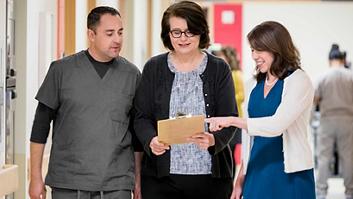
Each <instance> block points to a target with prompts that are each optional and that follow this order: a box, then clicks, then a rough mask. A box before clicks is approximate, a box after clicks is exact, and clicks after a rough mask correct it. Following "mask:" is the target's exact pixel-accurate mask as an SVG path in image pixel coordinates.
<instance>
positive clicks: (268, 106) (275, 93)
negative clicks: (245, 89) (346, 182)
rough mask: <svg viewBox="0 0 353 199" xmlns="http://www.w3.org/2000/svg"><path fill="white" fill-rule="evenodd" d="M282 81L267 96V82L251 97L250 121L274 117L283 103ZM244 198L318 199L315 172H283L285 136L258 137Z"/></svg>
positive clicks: (258, 87) (246, 181)
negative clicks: (283, 139) (265, 89)
mask: <svg viewBox="0 0 353 199" xmlns="http://www.w3.org/2000/svg"><path fill="white" fill-rule="evenodd" d="M282 91H283V80H278V81H277V82H276V84H275V85H274V86H273V88H272V89H271V90H270V92H269V93H268V95H267V96H266V97H264V81H260V82H258V83H257V85H256V86H255V88H254V89H253V90H252V92H251V94H250V99H249V104H248V113H249V117H250V118H256V117H266V116H272V115H273V114H274V113H275V112H276V110H277V107H278V106H279V104H280V103H281V97H282ZM243 198H244V199H260V198H261V199H315V182H314V172H313V169H309V170H305V171H299V172H295V173H285V172H284V157H283V142H282V135H280V136H277V137H261V136H255V138H254V143H253V146H252V149H251V154H250V160H249V164H248V169H247V173H246V176H245V182H244V187H243Z"/></svg>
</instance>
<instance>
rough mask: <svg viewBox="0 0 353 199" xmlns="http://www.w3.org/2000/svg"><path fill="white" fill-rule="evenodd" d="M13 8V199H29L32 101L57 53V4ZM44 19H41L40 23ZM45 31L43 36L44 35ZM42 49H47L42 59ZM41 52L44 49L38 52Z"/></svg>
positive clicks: (25, 2) (40, 0)
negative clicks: (16, 184) (15, 186)
mask: <svg viewBox="0 0 353 199" xmlns="http://www.w3.org/2000/svg"><path fill="white" fill-rule="evenodd" d="M14 3H15V4H14V6H15V8H14V9H15V10H14V12H15V25H16V27H15V30H16V32H15V49H16V52H15V66H16V69H17V88H16V90H17V93H18V97H17V99H16V112H15V164H17V165H19V172H20V173H19V175H20V177H19V178H20V184H19V190H18V191H17V192H16V193H15V198H16V199H23V198H28V194H27V187H28V172H27V171H28V166H29V165H28V158H29V137H30V133H31V127H32V122H33V118H34V113H35V108H36V105H37V101H36V100H35V99H34V97H35V94H36V92H37V90H38V87H39V85H40V83H41V81H42V79H43V77H44V75H42V74H43V73H45V72H46V70H47V68H48V65H47V62H48V60H49V61H50V60H51V59H53V57H54V55H55V49H56V43H55V41H56V40H55V38H56V20H55V19H56V17H55V16H56V1H47V0H22V1H14ZM43 17H44V19H43ZM43 31H44V32H43ZM41 48H45V49H48V51H50V52H46V54H45V55H43V54H42V53H41V52H40V49H41ZM41 50H43V49H41Z"/></svg>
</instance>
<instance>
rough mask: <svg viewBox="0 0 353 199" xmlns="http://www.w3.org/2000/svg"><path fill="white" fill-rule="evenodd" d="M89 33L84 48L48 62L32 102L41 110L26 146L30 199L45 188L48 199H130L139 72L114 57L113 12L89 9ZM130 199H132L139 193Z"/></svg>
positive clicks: (116, 31) (116, 22) (117, 24)
mask: <svg viewBox="0 0 353 199" xmlns="http://www.w3.org/2000/svg"><path fill="white" fill-rule="evenodd" d="M87 28H88V30H87V34H88V39H89V48H88V49H87V50H85V51H81V52H78V53H76V54H74V55H70V56H68V57H65V58H63V59H60V60H57V61H54V62H52V63H51V66H50V68H49V71H48V73H47V75H46V77H45V80H44V82H43V83H42V85H41V87H40V89H39V91H38V93H37V95H36V99H37V100H38V102H39V103H38V107H37V110H36V115H35V119H34V122H33V127H32V134H31V138H30V140H31V144H30V152H31V156H30V161H31V171H30V172H31V178H30V186H29V195H30V198H31V199H43V198H45V196H46V189H45V185H48V186H50V187H51V189H52V198H53V199H76V198H80V199H93V198H94V199H95V198H101V199H103V198H105V199H116V198H119V199H131V190H133V189H134V149H133V145H132V140H134V141H136V139H133V138H134V133H133V129H132V128H129V120H130V118H131V117H132V116H133V112H132V110H133V109H132V101H133V98H134V95H135V90H136V89H137V86H138V83H139V80H140V72H139V70H138V68H137V67H136V66H134V65H133V64H131V63H130V62H129V61H127V60H126V59H125V58H123V57H121V56H119V53H120V50H121V47H122V38H123V26H122V21H121V17H120V14H119V12H118V11H117V10H116V9H114V8H111V7H106V6H102V7H97V8H94V9H93V10H92V11H91V12H90V13H89V15H88V17H87ZM51 121H53V136H52V147H51V152H50V160H49V169H48V173H47V176H46V178H45V183H44V182H43V178H42V159H43V151H44V147H45V143H46V141H47V137H48V134H49V129H50V123H51ZM130 127H131V126H130ZM136 143H137V142H136ZM136 146H138V145H137V144H136ZM136 154H137V153H136ZM136 167H137V168H139V165H137V166H136ZM136 181H137V182H138V179H136ZM136 187H139V185H138V184H137V186H136ZM135 191H136V194H135V196H136V197H135V198H137V196H140V194H139V193H138V191H139V190H135Z"/></svg>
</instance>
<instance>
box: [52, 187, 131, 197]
mask: <svg viewBox="0 0 353 199" xmlns="http://www.w3.org/2000/svg"><path fill="white" fill-rule="evenodd" d="M52 199H131V191H129V190H117V191H80V190H71V189H61V188H55V187H52Z"/></svg>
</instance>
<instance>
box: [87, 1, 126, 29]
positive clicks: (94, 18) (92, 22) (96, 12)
mask: <svg viewBox="0 0 353 199" xmlns="http://www.w3.org/2000/svg"><path fill="white" fill-rule="evenodd" d="M104 14H111V15H113V16H115V15H118V16H119V17H120V13H119V11H118V10H116V9H115V8H112V7H108V6H99V7H96V8H93V9H92V10H91V12H90V13H89V14H88V16H87V28H88V29H90V30H95V29H96V27H97V26H98V25H99V20H100V18H101V16H102V15H104Z"/></svg>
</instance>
